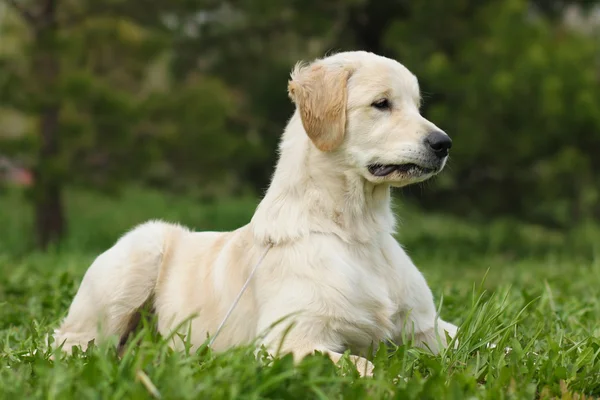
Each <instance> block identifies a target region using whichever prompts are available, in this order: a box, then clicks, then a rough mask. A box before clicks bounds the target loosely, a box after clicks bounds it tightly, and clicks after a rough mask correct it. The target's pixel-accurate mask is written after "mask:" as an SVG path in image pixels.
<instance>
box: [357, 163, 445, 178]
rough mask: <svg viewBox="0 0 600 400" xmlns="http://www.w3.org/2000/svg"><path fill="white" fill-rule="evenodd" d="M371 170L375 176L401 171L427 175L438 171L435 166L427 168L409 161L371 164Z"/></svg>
mask: <svg viewBox="0 0 600 400" xmlns="http://www.w3.org/2000/svg"><path fill="white" fill-rule="evenodd" d="M367 168H368V170H369V172H370V173H371V175H373V176H377V177H380V178H383V177H386V176H388V175H391V174H393V173H395V172H397V173H400V174H402V175H411V176H416V175H426V174H432V173H434V172H436V169H434V168H426V167H422V166H420V165H417V164H413V163H407V164H371V165H369V166H368V167H367Z"/></svg>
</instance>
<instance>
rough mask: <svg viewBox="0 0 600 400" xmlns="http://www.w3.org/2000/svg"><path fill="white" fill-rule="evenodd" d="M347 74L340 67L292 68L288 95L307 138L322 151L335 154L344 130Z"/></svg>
mask: <svg viewBox="0 0 600 400" xmlns="http://www.w3.org/2000/svg"><path fill="white" fill-rule="evenodd" d="M349 76H350V71H349V70H348V69H346V68H344V67H342V66H334V65H331V66H330V65H324V64H323V63H319V62H316V63H314V64H312V65H308V66H301V65H296V67H295V68H294V70H293V71H292V76H291V80H290V82H289V84H288V93H289V96H290V98H291V99H292V101H293V102H294V103H295V104H296V106H297V107H298V110H299V111H300V117H301V118H302V125H303V126H304V129H305V130H306V133H307V134H308V137H309V138H310V139H311V140H312V142H313V143H314V144H315V146H317V148H318V149H319V150H322V151H332V150H335V149H336V148H337V147H338V146H339V145H340V144H342V141H343V140H344V134H345V130H346V100H347V97H348V95H347V83H348V77H349Z"/></svg>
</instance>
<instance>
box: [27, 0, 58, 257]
mask: <svg viewBox="0 0 600 400" xmlns="http://www.w3.org/2000/svg"><path fill="white" fill-rule="evenodd" d="M57 1H58V0H46V1H45V3H44V6H43V9H42V12H41V14H40V16H39V19H38V20H37V21H36V22H35V23H34V25H35V26H34V29H35V41H36V43H35V54H34V57H33V62H34V65H33V70H34V71H35V74H36V76H37V77H38V79H39V88H40V90H41V91H42V92H41V93H40V101H41V107H40V123H39V146H40V148H39V153H38V160H37V165H36V167H35V170H34V178H35V182H34V206H35V229H36V237H37V244H38V246H39V247H41V248H43V249H45V248H47V247H48V245H50V244H51V243H56V242H58V241H59V240H60V239H61V238H62V236H63V235H64V233H65V218H64V211H63V201H62V179H61V176H60V175H61V174H60V173H59V171H58V169H57V168H56V166H57V159H58V157H59V154H60V141H59V125H58V114H59V111H60V106H59V99H58V97H57V93H56V86H57V84H58V79H59V73H60V65H59V60H58V57H57V54H56V45H55V43H56V41H55V38H56V31H57V29H58V27H57V24H56V3H57Z"/></svg>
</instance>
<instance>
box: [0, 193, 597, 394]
mask: <svg viewBox="0 0 600 400" xmlns="http://www.w3.org/2000/svg"><path fill="white" fill-rule="evenodd" d="M0 196H1V197H0V395H1V396H2V398H6V399H30V398H32V399H33V398H47V399H61V400H62V399H82V398H94V399H109V398H110V399H120V398H126V399H138V398H139V399H143V398H152V397H161V398H163V399H187V398H194V399H197V398H203V399H204V398H206V399H221V398H253V399H258V398H297V399H308V398H319V399H324V398H344V399H364V398H377V399H379V398H398V399H446V398H449V399H466V398H487V399H502V398H511V399H535V398H543V399H546V398H564V399H575V398H583V397H582V396H584V395H585V396H589V397H591V398H597V397H600V259H599V258H598V257H597V251H598V249H599V245H598V243H600V229H598V228H597V227H595V226H594V225H588V226H581V227H577V228H575V229H573V230H571V231H569V232H563V231H554V230H548V229H544V228H541V227H538V226H533V225H525V224H522V223H518V222H515V221H510V220H497V221H493V222H481V221H480V222H473V221H471V222H466V221H463V220H460V219H457V218H453V217H449V216H443V215H435V214H432V213H424V212H422V211H419V210H418V209H415V208H414V207H409V206H407V205H399V206H398V207H397V208H398V214H399V216H400V218H401V221H402V223H401V225H400V227H399V235H398V236H399V239H400V240H401V242H402V243H403V245H405V247H406V248H407V251H408V252H409V253H410V254H411V255H412V256H413V258H414V260H415V261H416V263H417V265H418V266H419V268H420V269H421V270H422V271H423V273H424V274H425V276H426V278H427V279H428V281H429V283H430V285H431V287H432V290H433V292H434V294H435V296H436V301H437V303H438V304H440V303H443V305H442V315H443V317H444V318H445V319H447V320H449V321H452V322H454V323H456V324H459V325H461V331H460V334H459V337H458V339H459V346H458V348H457V349H455V350H454V349H452V350H447V351H446V352H444V353H443V354H441V355H438V356H432V355H430V354H428V353H427V352H424V351H418V350H416V349H414V348H411V347H410V346H402V347H398V348H391V347H390V348H384V347H383V346H382V347H381V348H380V349H379V350H378V352H377V353H376V354H375V355H374V357H373V362H374V363H375V366H376V370H375V376H374V378H372V379H363V378H358V376H357V374H356V373H355V371H353V370H352V369H351V367H350V366H349V365H348V364H346V365H343V366H342V368H341V369H338V368H337V367H336V366H335V365H333V364H332V363H331V362H330V361H329V360H328V359H327V358H326V357H324V356H322V355H315V356H311V357H308V358H307V359H305V360H304V361H303V362H302V363H301V364H300V365H297V366H294V365H293V364H292V362H291V359H290V358H289V357H283V358H278V359H271V358H269V357H268V356H266V355H265V354H260V355H259V357H258V358H257V357H255V356H254V353H253V349H251V348H237V349H233V350H231V351H229V352H226V353H223V354H213V353H211V352H210V350H209V349H207V348H202V349H200V350H199V351H197V352H196V353H193V354H190V353H189V352H188V353H176V352H172V351H171V350H170V349H169V348H168V347H167V346H166V345H165V341H164V339H162V338H160V337H157V336H156V335H155V334H154V333H153V331H152V329H150V328H149V327H145V328H143V329H142V330H141V331H140V332H139V333H138V334H137V336H136V337H135V340H136V342H135V345H134V346H130V347H129V348H128V350H127V351H126V353H125V355H124V356H123V358H122V359H119V358H118V357H117V355H116V352H115V351H114V350H113V349H111V348H102V347H92V348H91V349H89V350H88V351H86V352H78V353H76V354H74V355H73V356H70V357H65V356H62V355H61V356H58V357H57V358H56V359H55V360H54V361H51V360H50V359H49V358H50V356H51V354H52V351H51V350H50V349H49V348H48V346H47V345H46V344H45V339H44V338H45V336H46V334H47V333H48V332H50V331H51V330H52V329H53V328H54V327H55V326H56V325H57V323H58V321H59V320H60V318H61V317H62V316H63V315H64V314H65V312H66V310H67V307H68V306H69V304H70V301H71V299H72V296H73V295H74V294H75V292H76V290H77V287H78V285H79V282H80V279H81V277H82V276H83V273H84V272H85V269H86V268H87V267H88V266H89V264H90V262H91V261H92V260H93V259H94V257H95V256H96V255H97V254H98V253H99V252H100V251H102V250H103V249H105V248H106V247H108V246H110V245H111V244H112V243H113V242H114V241H115V240H116V239H117V237H118V236H119V235H120V234H121V233H123V232H124V231H126V230H128V229H130V228H131V227H132V226H134V225H135V224H137V223H140V222H143V221H145V220H147V219H150V218H163V219H166V220H171V221H178V222H181V223H184V224H186V225H188V226H190V227H192V228H194V229H199V230H200V229H202V230H204V229H232V228H235V227H237V226H239V225H241V224H243V223H245V222H247V221H248V220H249V218H250V216H251V215H252V212H253V209H254V207H255V205H256V201H257V200H256V199H253V198H250V199H239V200H230V201H219V202H214V203H207V202H203V203H201V202H200V201H195V200H194V199H191V198H177V197H174V196H164V195H161V194H158V193H157V192H151V191H147V190H130V191H127V192H125V193H124V194H123V196H122V197H118V198H109V197H103V196H99V195H97V194H92V193H88V192H81V191H70V192H69V194H68V198H67V203H68V214H69V222H70V230H69V235H68V238H67V240H66V241H65V242H64V243H63V244H62V245H61V247H60V248H57V249H53V250H52V251H49V252H47V253H40V252H35V251H32V247H31V234H30V221H31V217H30V214H29V209H28V208H27V204H26V203H25V202H24V201H23V197H22V195H21V193H19V192H14V191H9V192H6V193H2V194H1V195H0ZM489 343H494V345H493V346H490V345H489ZM578 396H579V397H578Z"/></svg>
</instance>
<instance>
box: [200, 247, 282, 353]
mask: <svg viewBox="0 0 600 400" xmlns="http://www.w3.org/2000/svg"><path fill="white" fill-rule="evenodd" d="M272 248H273V243H269V245H268V246H267V248H266V249H265V251H264V253H263V254H262V255H261V256H260V258H259V259H258V261H257V262H256V264H255V265H254V268H252V271H250V275H248V279H246V282H245V283H244V286H242V289H241V290H240V292H239V293H238V295H237V297H236V298H235V300H234V301H233V303H232V304H231V307H229V310H228V311H227V314H225V318H223V321H221V323H220V324H219V327H218V328H217V330H216V331H215V334H214V335H213V336H212V337H211V338H210V340H209V341H208V346H209V347H210V346H212V344H213V343H214V341H215V339H216V338H217V336H218V335H219V333H221V330H222V329H223V326H225V322H227V319H229V317H230V316H231V313H232V312H233V309H234V308H235V306H237V304H238V303H239V302H240V299H241V298H242V295H243V294H244V292H245V291H246V289H247V288H248V285H249V284H250V280H251V279H252V277H253V276H254V273H255V272H256V270H257V269H258V267H259V265H260V264H262V262H263V260H264V259H265V257H266V256H267V253H268V252H269V250H271V249H272Z"/></svg>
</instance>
